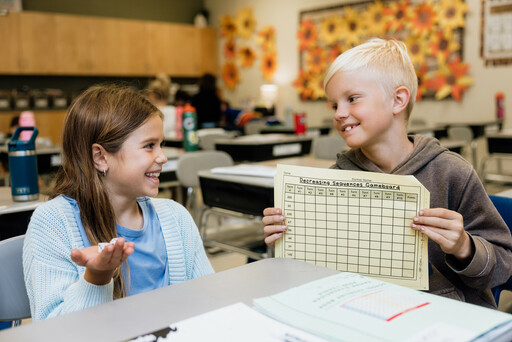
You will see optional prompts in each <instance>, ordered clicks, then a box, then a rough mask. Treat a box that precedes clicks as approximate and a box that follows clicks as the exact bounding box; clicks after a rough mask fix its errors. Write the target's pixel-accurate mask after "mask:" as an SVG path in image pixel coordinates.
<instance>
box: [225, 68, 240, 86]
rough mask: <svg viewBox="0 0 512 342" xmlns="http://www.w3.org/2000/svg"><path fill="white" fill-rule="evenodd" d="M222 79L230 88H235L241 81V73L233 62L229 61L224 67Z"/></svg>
mask: <svg viewBox="0 0 512 342" xmlns="http://www.w3.org/2000/svg"><path fill="white" fill-rule="evenodd" d="M222 80H223V81H224V84H225V85H226V87H227V88H228V89H231V90H232V89H234V88H235V87H236V85H237V84H238V82H240V75H239V74H238V69H237V67H236V65H235V63H233V62H227V63H226V64H224V66H223V67H222Z"/></svg>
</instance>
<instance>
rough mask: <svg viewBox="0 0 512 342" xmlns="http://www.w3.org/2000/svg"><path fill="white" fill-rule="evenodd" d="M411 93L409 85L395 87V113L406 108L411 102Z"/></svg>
mask: <svg viewBox="0 0 512 342" xmlns="http://www.w3.org/2000/svg"><path fill="white" fill-rule="evenodd" d="M410 97H411V93H410V92H409V89H407V87H404V86H401V87H398V88H396V89H395V92H394V95H393V114H399V113H401V112H402V111H404V110H405V108H406V107H407V105H408V104H409V98H410Z"/></svg>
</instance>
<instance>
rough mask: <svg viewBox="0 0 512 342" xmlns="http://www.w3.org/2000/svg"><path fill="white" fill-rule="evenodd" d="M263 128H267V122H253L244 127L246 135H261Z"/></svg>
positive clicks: (259, 120) (258, 120)
mask: <svg viewBox="0 0 512 342" xmlns="http://www.w3.org/2000/svg"><path fill="white" fill-rule="evenodd" d="M263 127H265V121H263V120H261V119H257V120H251V121H249V122H248V123H246V124H245V125H244V133H245V135H250V134H259V133H260V131H261V129H262V128H263Z"/></svg>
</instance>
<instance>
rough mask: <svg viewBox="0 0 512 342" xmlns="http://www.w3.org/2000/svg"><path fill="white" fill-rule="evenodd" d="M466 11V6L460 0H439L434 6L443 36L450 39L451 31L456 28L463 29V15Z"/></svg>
mask: <svg viewBox="0 0 512 342" xmlns="http://www.w3.org/2000/svg"><path fill="white" fill-rule="evenodd" d="M467 11H468V5H467V4H466V3H465V2H464V1H462V0H441V1H439V3H437V5H436V12H437V13H438V17H439V24H440V26H441V27H443V29H445V31H449V32H445V34H446V35H447V36H449V37H450V38H451V35H450V33H451V31H453V30H454V29H456V28H458V27H464V26H465V24H466V22H465V20H464V15H465V14H466V12H467Z"/></svg>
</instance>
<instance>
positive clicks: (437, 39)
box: [429, 30, 460, 64]
mask: <svg viewBox="0 0 512 342" xmlns="http://www.w3.org/2000/svg"><path fill="white" fill-rule="evenodd" d="M429 47H430V49H429V52H430V54H431V55H432V56H435V57H436V58H437V63H438V64H444V63H446V60H447V59H449V57H450V56H451V55H452V54H453V53H455V52H457V51H458V50H459V49H460V45H459V43H457V42H456V41H455V40H453V39H449V38H448V37H446V36H445V35H444V31H443V30H437V32H436V33H434V34H433V35H432V36H431V40H430V43H429Z"/></svg>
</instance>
